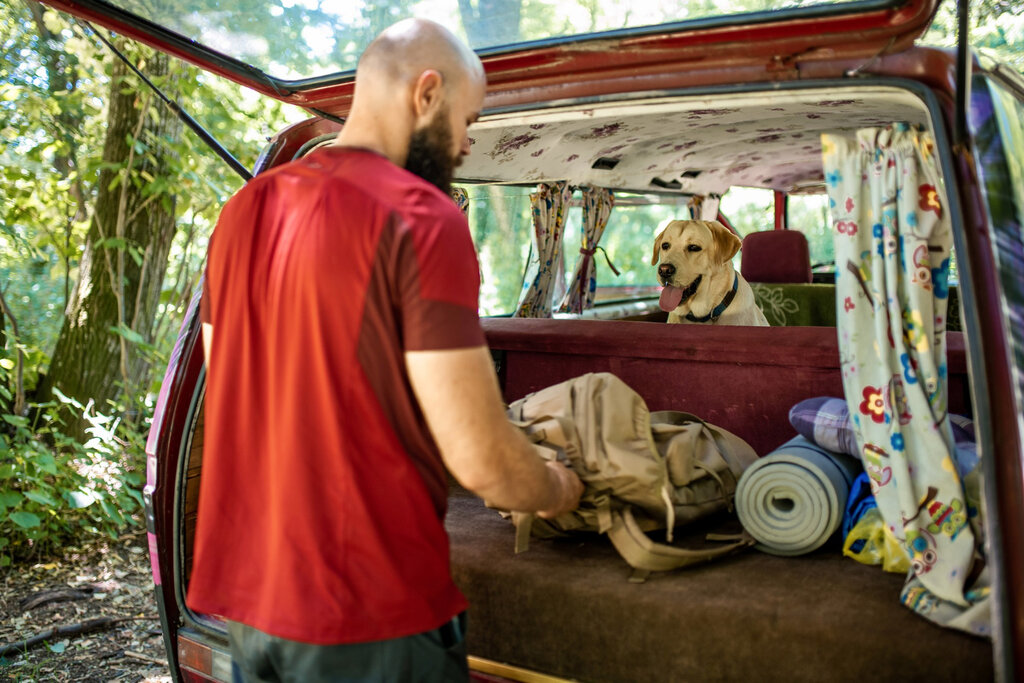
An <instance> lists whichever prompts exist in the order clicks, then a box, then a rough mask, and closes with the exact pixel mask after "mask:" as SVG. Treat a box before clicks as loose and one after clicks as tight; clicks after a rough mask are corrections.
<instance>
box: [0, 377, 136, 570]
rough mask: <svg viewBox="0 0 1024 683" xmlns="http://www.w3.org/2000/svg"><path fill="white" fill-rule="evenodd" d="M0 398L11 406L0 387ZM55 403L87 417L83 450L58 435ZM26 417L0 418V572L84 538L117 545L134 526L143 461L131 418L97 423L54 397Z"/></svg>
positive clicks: (89, 413) (96, 416) (91, 413)
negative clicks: (102, 538) (120, 536)
mask: <svg viewBox="0 0 1024 683" xmlns="http://www.w3.org/2000/svg"><path fill="white" fill-rule="evenodd" d="M3 367H4V366H2V365H0V379H3V370H2V368H3ZM0 396H2V397H3V398H6V399H10V396H9V392H8V391H7V389H6V388H5V386H4V383H3V382H0ZM58 403H63V404H66V405H68V406H70V407H72V408H73V409H74V410H76V411H78V412H80V413H82V414H84V415H85V416H86V418H87V420H88V421H89V423H90V425H91V426H90V427H89V428H88V430H87V431H88V432H89V435H90V438H89V439H88V440H87V441H86V442H85V443H79V442H77V441H74V440H73V439H70V438H68V437H67V436H65V435H64V434H62V433H61V421H60V418H59V413H58V411H57V407H58ZM141 407H143V408H145V406H141ZM111 408H112V409H114V410H116V411H118V412H119V413H121V414H125V413H126V412H127V411H126V410H125V406H111ZM128 414H130V413H128ZM29 415H30V417H26V416H21V415H12V414H10V413H2V414H0V567H3V566H7V565H10V564H11V563H12V561H18V560H23V559H28V558H30V557H38V556H40V555H45V554H48V553H51V552H53V551H54V550H56V549H58V548H59V547H60V546H61V545H63V544H65V543H68V542H70V541H72V540H75V539H79V538H81V537H82V536H83V535H98V534H106V535H109V536H110V537H111V538H116V537H117V534H118V533H119V532H120V531H122V530H123V529H124V528H125V527H128V526H134V525H138V524H140V523H141V515H140V512H141V510H142V505H143V503H142V493H141V490H142V486H143V484H144V483H145V476H144V472H145V454H144V434H143V431H142V429H141V428H140V425H141V424H142V422H141V420H140V419H139V417H138V416H137V415H136V416H134V417H135V421H132V420H129V419H123V418H116V417H113V416H111V415H103V414H100V413H98V412H96V411H95V410H94V408H93V407H92V406H91V405H86V406H83V405H82V404H80V403H78V402H77V401H75V400H73V399H70V398H68V397H66V396H64V395H62V394H60V393H59V392H58V393H57V400H55V401H50V402H48V403H45V404H33V405H31V406H30V412H29Z"/></svg>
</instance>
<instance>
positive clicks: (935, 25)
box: [921, 0, 1024, 73]
mask: <svg viewBox="0 0 1024 683" xmlns="http://www.w3.org/2000/svg"><path fill="white" fill-rule="evenodd" d="M956 11H957V3H955V2H944V3H942V4H941V5H939V10H938V12H936V14H935V20H934V21H933V22H932V25H931V27H929V29H928V32H927V33H925V34H924V36H923V37H922V39H921V42H922V43H923V44H926V45H934V46H937V47H954V46H955V45H956V44H957V17H956ZM970 27H971V28H970V31H971V35H970V40H971V47H973V48H975V49H979V48H980V49H981V50H982V51H985V52H988V53H990V54H992V55H993V56H995V57H996V58H997V59H999V60H1000V61H1002V62H1005V63H1007V64H1009V65H1011V66H1013V67H1015V68H1016V69H1017V70H1018V71H1020V72H1022V73H1024V4H1021V3H1020V2H1011V1H1010V0H980V1H979V2H972V3H971V5H970Z"/></svg>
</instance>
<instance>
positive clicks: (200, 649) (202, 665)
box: [178, 631, 231, 683]
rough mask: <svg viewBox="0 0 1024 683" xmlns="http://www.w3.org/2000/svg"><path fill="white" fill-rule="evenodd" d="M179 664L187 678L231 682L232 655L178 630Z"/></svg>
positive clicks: (200, 680)
mask: <svg viewBox="0 0 1024 683" xmlns="http://www.w3.org/2000/svg"><path fill="white" fill-rule="evenodd" d="M178 664H179V665H180V666H181V668H182V673H183V674H184V677H185V680H187V681H196V682H197V683H199V682H203V681H217V682H218V683H230V681H231V655H230V654H228V653H227V652H226V651H224V650H222V649H220V648H217V647H210V646H209V645H206V644H205V643H201V642H199V641H196V640H192V639H191V638H189V637H188V636H184V635H182V634H181V632H180V631H179V632H178Z"/></svg>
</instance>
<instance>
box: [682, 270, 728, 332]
mask: <svg viewBox="0 0 1024 683" xmlns="http://www.w3.org/2000/svg"><path fill="white" fill-rule="evenodd" d="M739 286H740V276H739V275H738V274H737V275H734V276H733V278H732V289H730V290H729V291H728V292H727V293H726V295H725V298H724V299H722V303H720V304H718V305H717V306H715V307H714V309H712V311H711V312H710V313H708V314H707V315H705V316H703V317H701V318H698V317H696V316H695V315H694V314H693V313H687V314H686V319H687V320H689V321H690V322H691V323H706V322H708V321H709V320H710V321H711V322H716V321H717V320H718V318H719V317H721V315H722V314H723V313H725V309H727V308H729V304H731V303H732V300H733V299H734V298H735V297H736V290H737V289H739Z"/></svg>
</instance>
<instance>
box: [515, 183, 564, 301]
mask: <svg viewBox="0 0 1024 683" xmlns="http://www.w3.org/2000/svg"><path fill="white" fill-rule="evenodd" d="M571 198H572V188H571V187H569V183H567V182H557V183H551V184H550V185H545V184H541V185H538V186H537V191H536V192H534V193H532V194H530V205H531V208H532V212H533V253H534V258H533V261H532V263H531V266H530V274H529V275H528V276H527V278H526V280H525V281H524V283H523V291H522V293H521V294H520V295H519V305H518V306H517V307H516V312H515V317H517V318H550V317H551V303H552V298H553V294H554V290H553V283H554V281H555V279H556V276H557V275H558V274H559V273H560V272H561V271H560V270H559V268H558V266H559V264H560V263H561V261H562V236H563V234H564V231H565V217H566V215H567V214H568V212H569V200H570V199H571Z"/></svg>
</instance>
